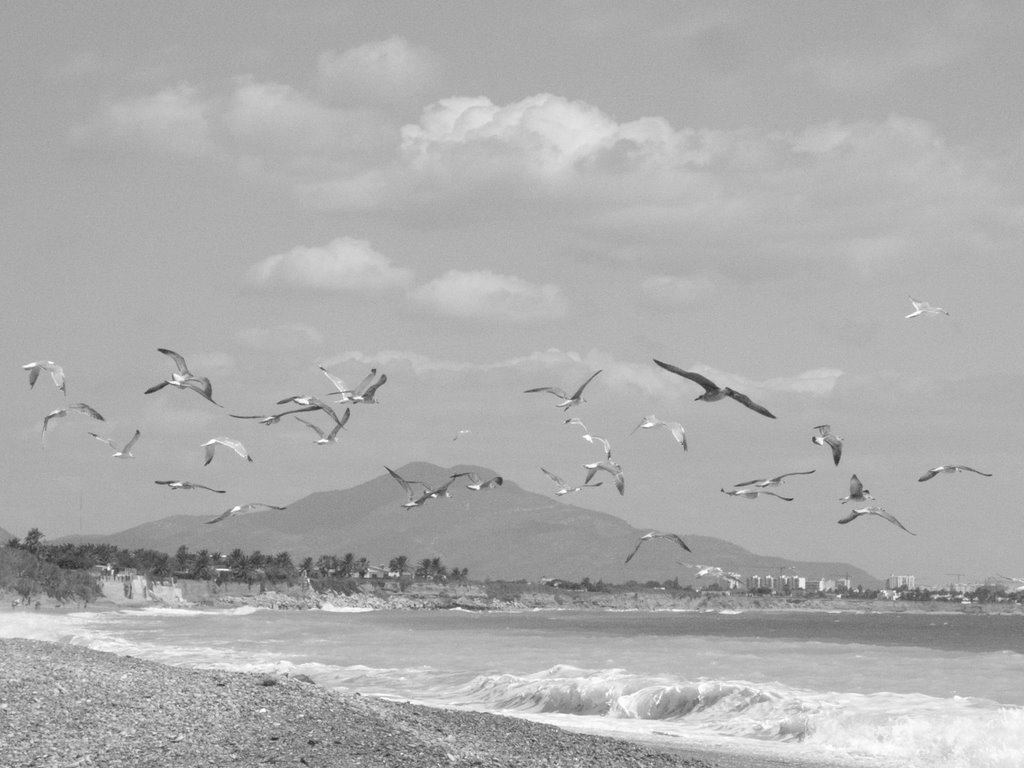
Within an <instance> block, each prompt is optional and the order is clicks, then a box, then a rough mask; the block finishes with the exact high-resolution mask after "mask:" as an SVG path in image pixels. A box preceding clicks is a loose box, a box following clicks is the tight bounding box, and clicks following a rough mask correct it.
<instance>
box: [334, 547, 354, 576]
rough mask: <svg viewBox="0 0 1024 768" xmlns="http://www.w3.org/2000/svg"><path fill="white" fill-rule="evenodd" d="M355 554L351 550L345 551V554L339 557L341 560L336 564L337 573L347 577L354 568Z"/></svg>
mask: <svg viewBox="0 0 1024 768" xmlns="http://www.w3.org/2000/svg"><path fill="white" fill-rule="evenodd" d="M355 564H356V556H355V555H353V554H352V553H351V552H346V553H345V556H344V557H343V558H341V562H340V563H339V564H338V575H339V576H342V577H347V576H351V575H352V571H353V570H354V569H355Z"/></svg>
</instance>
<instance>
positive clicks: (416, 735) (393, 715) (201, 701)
mask: <svg viewBox="0 0 1024 768" xmlns="http://www.w3.org/2000/svg"><path fill="white" fill-rule="evenodd" d="M0 669H3V671H4V677H5V685H4V687H3V689H2V690H0V755H3V763H4V765H5V766H9V767H10V768H22V767H25V768H27V767H28V766H54V768H56V767H57V766H60V768H70V767H71V766H89V765H104V766H116V765H124V766H133V768H142V767H145V766H167V765H173V766H175V767H176V768H192V767H193V766H201V765H203V766H207V765H258V764H259V765H262V764H275V765H285V766H303V765H304V766H322V767H324V768H326V767H327V766H330V767H332V768H348V767H350V766H351V767H355V766H382V767H385V768H389V767H391V766H394V768H427V767H428V766H452V767H454V768H460V767H468V766H484V765H486V766H503V767H507V768H534V767H537V768H542V767H543V768H562V767H563V766H564V767H566V768H568V766H582V765H586V766H590V767H593V768H619V767H620V766H645V767H649V768H716V767H717V768H738V767H739V766H749V765H750V763H749V762H735V761H732V760H730V759H728V757H722V759H721V760H719V759H717V758H715V756H712V758H713V759H710V760H709V759H707V758H706V756H703V755H702V756H696V755H693V754H689V753H687V752H685V751H683V750H673V751H665V750H657V749H652V748H648V747H646V746H642V745H638V744H634V743H631V742H627V741H621V740H617V739H611V738H605V737H601V736H591V735H583V734H578V733H573V732H571V731H567V730H562V729H559V728H556V727H554V726H549V725H544V724H539V723H534V722H530V721H528V720H522V719H519V718H512V717H503V716H500V715H491V714H485V713H478V712H464V711H457V710H442V709H433V708H430V707H424V706H418V705H414V704H409V703H401V702H392V701H385V700H382V699H375V698H371V697H364V696H360V695H358V694H338V693H333V692H330V691H328V690H326V689H324V688H320V687H319V686H317V685H315V684H314V683H312V682H310V681H308V680H305V679H303V678H302V677H301V676H298V677H288V676H268V675H260V674H253V673H243V672H223V671H214V670H202V669H188V668H183V667H171V666H165V665H162V664H158V663H156V662H150V661H145V660H141V659H136V658H133V657H130V656H118V655H115V654H112V653H106V652H101V651H93V650H90V649H87V648H82V647H79V646H74V645H68V644H62V643H51V642H45V641H41V640H0ZM723 760H724V762H723Z"/></svg>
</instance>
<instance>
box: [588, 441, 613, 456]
mask: <svg viewBox="0 0 1024 768" xmlns="http://www.w3.org/2000/svg"><path fill="white" fill-rule="evenodd" d="M590 437H591V441H590V442H594V440H598V441H599V442H600V443H601V445H603V446H604V454H605V456H607V457H608V458H609V459H610V458H611V457H612V444H611V443H610V442H608V441H607V440H605V439H604V438H603V437H598V436H597V435H591V436H590Z"/></svg>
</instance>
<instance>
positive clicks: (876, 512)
mask: <svg viewBox="0 0 1024 768" xmlns="http://www.w3.org/2000/svg"><path fill="white" fill-rule="evenodd" d="M869 512H870V514H873V515H878V516H879V517H884V518H885V519H886V520H888V521H889V522H890V523H892V524H893V525H895V526H898V527H900V528H902V529H903V530H904V531H906V532H907V533H909V534H910V535H911V536H917V534H916V533H914V532H913V531H912V530H910V529H909V528H907V527H906V526H905V525H903V523H901V522H900V521H899V520H897V519H896V517H895V515H892V514H890V513H889V512H886V511H885V510H884V509H882V508H881V507H871V509H870V510H869Z"/></svg>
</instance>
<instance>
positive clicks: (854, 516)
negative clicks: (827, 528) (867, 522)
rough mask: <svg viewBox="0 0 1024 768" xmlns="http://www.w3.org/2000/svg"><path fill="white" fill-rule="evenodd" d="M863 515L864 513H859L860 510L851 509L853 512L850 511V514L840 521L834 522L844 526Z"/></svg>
mask: <svg viewBox="0 0 1024 768" xmlns="http://www.w3.org/2000/svg"><path fill="white" fill-rule="evenodd" d="M863 514H864V513H863V512H861V511H860V510H857V509H853V510H850V514H848V515H847V516H846V517H844V518H842V519H841V520H837V521H836V522H837V523H839V524H841V525H845V524H846V523H849V522H852V521H854V520H856V519H857V518H858V517H860V516H861V515H863Z"/></svg>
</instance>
